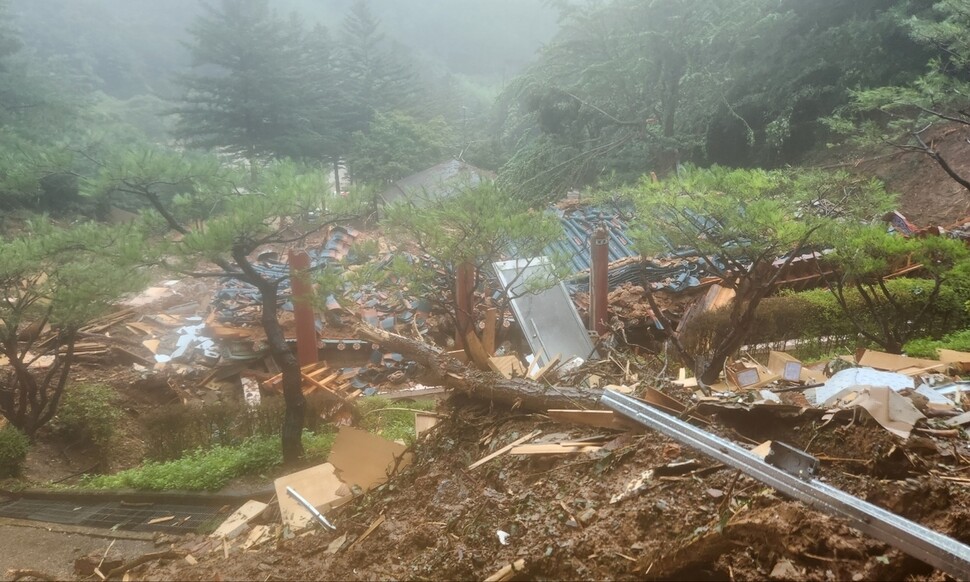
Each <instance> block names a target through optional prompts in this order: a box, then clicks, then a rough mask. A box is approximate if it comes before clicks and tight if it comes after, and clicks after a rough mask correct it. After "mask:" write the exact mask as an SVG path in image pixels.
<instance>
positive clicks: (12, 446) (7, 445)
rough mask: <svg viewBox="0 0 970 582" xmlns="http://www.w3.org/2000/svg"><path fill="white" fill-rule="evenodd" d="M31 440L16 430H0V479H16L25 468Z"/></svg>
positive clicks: (8, 428) (4, 428)
mask: <svg viewBox="0 0 970 582" xmlns="http://www.w3.org/2000/svg"><path fill="white" fill-rule="evenodd" d="M28 448H30V439H28V438H27V435H25V434H24V433H22V432H20V431H19V430H17V429H16V428H14V427H12V426H10V425H7V426H5V427H3V428H0V477H16V476H17V475H19V474H20V471H21V470H22V469H23V466H24V459H26V458H27V449H28Z"/></svg>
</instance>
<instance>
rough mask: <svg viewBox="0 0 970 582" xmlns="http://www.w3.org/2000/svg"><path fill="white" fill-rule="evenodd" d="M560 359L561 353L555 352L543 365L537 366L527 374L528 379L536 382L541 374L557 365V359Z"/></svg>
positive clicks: (540, 377)
mask: <svg viewBox="0 0 970 582" xmlns="http://www.w3.org/2000/svg"><path fill="white" fill-rule="evenodd" d="M561 359H562V354H556V355H555V356H554V357H553V358H552V359H551V360H549V361H548V362H547V363H546V365H545V366H543V367H541V368H539V369H538V370H536V371H535V372H533V373H532V374H530V375H529V379H530V380H532V381H534V382H538V381H539V380H541V379H542V377H543V376H545V375H546V374H548V373H549V372H550V370H552V369H554V368H555V367H556V366H558V365H559V361H560V360H561Z"/></svg>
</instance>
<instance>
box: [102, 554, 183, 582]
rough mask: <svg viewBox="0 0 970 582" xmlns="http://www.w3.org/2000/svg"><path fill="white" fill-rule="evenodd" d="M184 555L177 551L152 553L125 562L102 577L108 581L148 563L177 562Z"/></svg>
mask: <svg viewBox="0 0 970 582" xmlns="http://www.w3.org/2000/svg"><path fill="white" fill-rule="evenodd" d="M185 555H186V552H182V551H177V550H168V551H164V552H154V553H151V554H145V555H143V556H139V557H137V558H135V559H134V560H132V561H130V562H127V563H125V564H123V565H121V566H118V567H117V568H115V569H113V570H111V571H109V572H107V573H106V574H105V575H104V577H105V578H106V579H108V580H110V579H111V578H114V577H116V576H120V575H122V574H124V573H125V572H128V571H129V570H133V569H135V568H137V567H138V566H141V565H142V564H147V563H149V562H155V561H157V560H177V559H179V558H183V557H185Z"/></svg>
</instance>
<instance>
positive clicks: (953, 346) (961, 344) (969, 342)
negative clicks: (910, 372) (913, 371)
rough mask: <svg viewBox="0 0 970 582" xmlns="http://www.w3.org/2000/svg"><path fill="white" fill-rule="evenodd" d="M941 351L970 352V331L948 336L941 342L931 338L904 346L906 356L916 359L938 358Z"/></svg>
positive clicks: (914, 341)
mask: <svg viewBox="0 0 970 582" xmlns="http://www.w3.org/2000/svg"><path fill="white" fill-rule="evenodd" d="M939 350H956V351H958V352H970V329H965V330H963V331H958V332H955V333H951V334H948V335H946V336H944V337H943V339H939V340H934V339H929V338H922V339H917V340H913V341H911V342H907V343H906V345H905V346H903V351H905V352H906V355H909V356H912V357H914V358H938V357H940V356H939Z"/></svg>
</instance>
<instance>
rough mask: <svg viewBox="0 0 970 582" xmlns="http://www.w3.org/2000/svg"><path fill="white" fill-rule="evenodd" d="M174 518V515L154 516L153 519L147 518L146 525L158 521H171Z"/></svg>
mask: <svg viewBox="0 0 970 582" xmlns="http://www.w3.org/2000/svg"><path fill="white" fill-rule="evenodd" d="M173 519H175V516H174V515H166V516H165V517H156V518H155V519H149V520H148V525H155V524H158V523H165V522H166V521H172V520H173Z"/></svg>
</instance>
